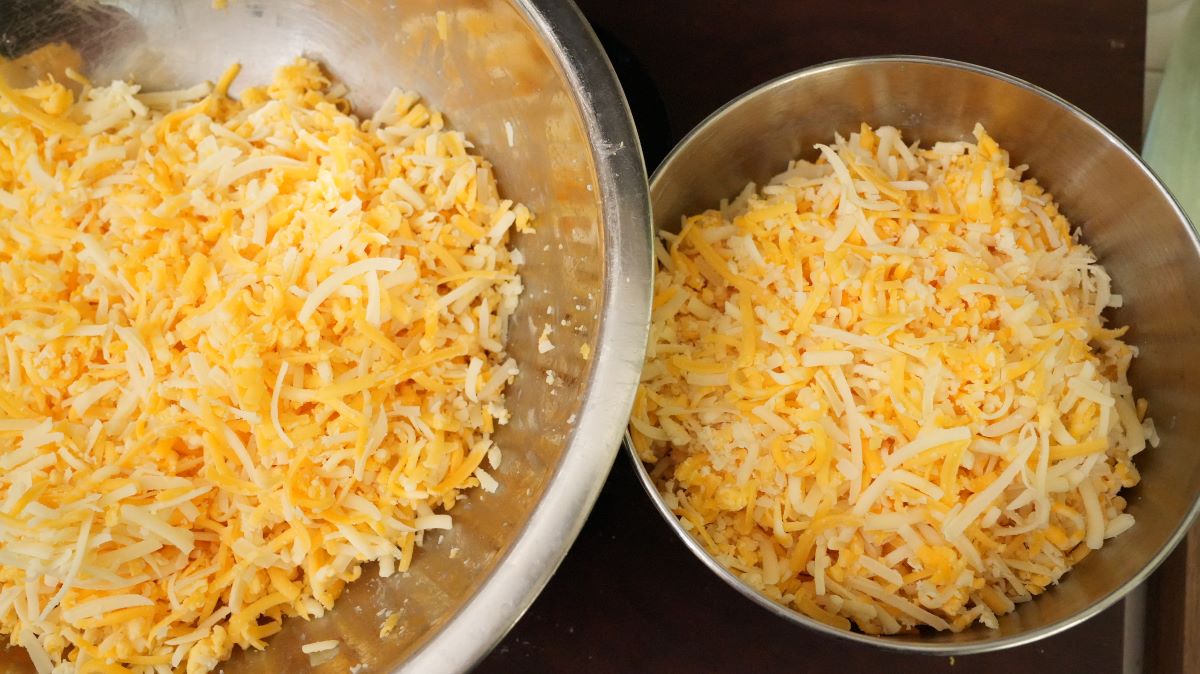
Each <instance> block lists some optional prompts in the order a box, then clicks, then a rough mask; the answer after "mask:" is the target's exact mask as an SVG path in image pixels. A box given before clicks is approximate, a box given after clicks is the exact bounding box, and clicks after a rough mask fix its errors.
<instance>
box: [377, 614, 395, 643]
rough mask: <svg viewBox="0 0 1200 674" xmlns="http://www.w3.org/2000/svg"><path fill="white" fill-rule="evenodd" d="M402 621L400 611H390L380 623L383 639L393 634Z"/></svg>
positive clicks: (380, 633)
mask: <svg viewBox="0 0 1200 674" xmlns="http://www.w3.org/2000/svg"><path fill="white" fill-rule="evenodd" d="M399 622H400V614H399V613H390V614H388V616H387V617H386V618H384V619H383V622H382V623H380V624H379V638H380V639H382V638H383V637H386V636H387V635H389V634H391V633H392V631H393V630H395V629H396V625H397V624H398V623H399Z"/></svg>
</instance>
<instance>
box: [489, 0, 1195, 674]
mask: <svg viewBox="0 0 1200 674" xmlns="http://www.w3.org/2000/svg"><path fill="white" fill-rule="evenodd" d="M577 1H578V2H579V4H580V6H581V8H582V9H583V11H584V13H585V14H586V15H587V17H588V19H589V20H590V21H592V23H593V26H594V27H595V28H596V30H597V33H598V34H599V35H600V36H601V38H602V40H603V41H604V43H605V47H606V48H607V49H608V50H609V54H610V56H611V58H612V60H613V62H614V65H615V67H616V69H617V71H618V74H619V75H620V77H621V80H622V83H623V85H624V86H625V88H626V91H627V94H628V96H629V99H630V105H631V108H632V109H633V111H634V117H635V119H636V121H637V123H638V129H639V133H640V135H641V140H642V144H643V148H644V150H645V153H646V161H647V165H648V167H649V168H650V169H651V170H653V169H654V167H655V166H656V165H657V164H658V162H659V161H660V160H661V159H662V157H663V156H664V155H665V154H666V152H667V151H669V150H670V148H671V147H672V146H673V145H674V144H675V142H677V141H678V140H679V139H680V138H681V137H682V136H683V134H685V133H686V132H687V131H688V130H689V129H691V127H692V126H694V125H695V124H696V123H697V122H699V121H700V120H701V119H703V118H704V117H705V116H706V115H708V114H709V113H710V112H712V111H713V110H715V109H716V108H717V107H719V106H720V105H721V104H722V103H724V102H725V101H727V100H729V99H730V98H732V97H734V96H736V95H737V94H740V93H741V92H743V91H745V90H747V89H749V88H751V87H753V86H754V85H757V84H759V83H761V82H764V81H766V80H767V79H770V78H772V77H775V76H776V75H781V74H784V73H786V72H790V71H792V70H795V69H798V68H803V67H805V66H810V65H814V64H817V63H821V62H823V61H828V60H832V59H837V58H843V57H849V56H864V55H877V54H895V53H906V54H923V55H933V56H943V57H949V58H956V59H960V60H965V61H970V62H974V63H978V64H980V65H985V66H989V67H992V68H996V69H999V70H1002V71H1005V72H1008V73H1010V74H1012V75H1016V76H1018V77H1021V78H1024V79H1027V80H1029V81H1031V82H1033V83H1035V84H1038V85H1041V86H1043V87H1045V88H1047V89H1049V90H1050V91H1052V92H1054V93H1057V94H1059V95H1060V96H1062V97H1064V98H1066V99H1067V100H1069V101H1071V102H1073V103H1075V104H1077V105H1079V106H1080V107H1082V108H1083V109H1084V110H1086V111H1088V112H1090V113H1091V114H1092V115H1094V116H1095V117H1097V118H1098V119H1099V120H1100V121H1101V122H1102V123H1104V124H1105V125H1107V126H1108V127H1109V128H1111V129H1113V130H1114V131H1115V132H1117V134H1119V135H1120V136H1121V137H1122V138H1124V139H1125V141H1126V142H1128V143H1129V144H1130V145H1132V146H1133V147H1135V148H1136V147H1139V146H1140V144H1141V129H1142V119H1141V118H1142V78H1143V59H1144V52H1145V31H1146V14H1145V12H1146V5H1145V3H1144V2H1131V1H1130V0H1010V1H1009V2H1006V3H964V2H961V1H960V0H922V1H921V2H915V1H913V2H865V1H860V2H829V1H828V0H825V1H810V0H774V1H772V0H636V1H629V0H577ZM1181 554H1182V553H1181ZM1180 559H1182V560H1183V561H1179V560H1180ZM1196 559H1197V558H1196V557H1193V558H1192V560H1193V561H1191V562H1190V563H1189V561H1188V560H1187V559H1186V558H1183V557H1181V556H1180V555H1177V556H1176V558H1175V559H1174V560H1173V562H1172V563H1174V564H1176V565H1182V568H1183V569H1184V570H1185V571H1186V570H1187V568H1188V566H1189V565H1190V566H1191V567H1193V570H1194V567H1195V565H1196V562H1195V560H1196ZM1171 585H1172V586H1173V585H1174V583H1172V584H1171ZM1169 592H1170V590H1169V589H1163V591H1162V593H1169ZM1177 594H1178V593H1177ZM1185 599H1186V598H1185ZM1151 601H1154V600H1153V599H1152V600H1151ZM1124 619H1125V611H1124V605H1123V604H1118V605H1117V606H1114V607H1113V608H1111V609H1109V610H1107V611H1105V612H1104V613H1102V614H1101V615H1099V616H1097V617H1095V618H1093V619H1092V620H1089V621H1088V622H1086V623H1084V624H1083V625H1081V626H1079V627H1076V628H1074V629H1071V630H1068V631H1067V632H1065V633H1063V634H1060V635H1058V636H1055V637H1052V638H1049V639H1045V640H1043V641H1040V642H1038V643H1036V644H1033V645H1030V646H1027V647H1023V648H1017V649H1013V650H1010V651H1005V652H1002V653H998V654H991V655H981V656H972V657H960V658H957V660H956V661H953V662H952V661H951V660H950V659H948V658H932V657H927V656H915V655H902V654H896V653H890V652H883V651H880V650H878V649H875V648H869V647H864V646H858V645H852V644H850V643H848V642H845V641H842V640H837V639H832V638H829V637H824V636H821V635H818V634H815V633H813V632H811V631H809V630H805V629H803V628H800V627H797V626H794V625H792V624H790V623H788V622H786V621H784V620H781V619H779V618H776V617H775V616H773V615H772V614H770V613H768V612H767V611H765V610H763V609H761V608H759V607H758V606H756V605H754V604H752V603H751V602H750V601H748V600H747V599H744V598H743V597H741V596H740V595H739V594H737V593H736V592H735V591H733V590H732V589H730V588H728V587H727V586H725V585H724V583H723V582H722V581H720V580H719V579H717V578H716V577H715V576H714V575H713V574H712V573H710V572H709V571H708V570H707V569H705V568H704V567H703V566H702V565H701V564H700V562H699V561H697V560H696V559H695V558H694V557H693V556H692V554H691V553H690V552H688V551H687V550H686V549H685V548H684V546H683V544H682V543H680V542H679V541H678V540H676V539H675V538H674V534H673V533H672V532H671V530H670V529H669V528H668V527H667V526H666V524H665V523H664V522H662V520H661V519H660V518H659V516H658V514H657V513H656V512H655V511H654V510H653V509H652V507H651V505H650V502H649V499H648V498H647V497H646V495H645V494H644V493H643V492H642V490H641V487H640V486H639V485H638V483H637V482H636V479H635V477H634V472H633V469H632V466H631V464H630V460H629V457H628V456H627V455H625V453H624V452H622V454H621V456H620V457H618V460H617V463H616V465H615V466H614V468H613V472H612V475H611V476H610V477H609V480H608V483H607V484H606V486H605V489H604V492H603V493H602V494H601V496H600V500H599V502H598V503H597V505H596V508H595V510H594V511H593V513H592V516H591V518H590V519H589V521H588V523H587V525H586V527H585V528H584V530H583V532H582V534H581V535H580V537H579V539H578V541H577V542H576V544H575V546H574V547H573V548H572V549H571V552H570V553H569V554H568V556H567V558H566V560H565V561H564V563H563V565H562V567H561V568H560V569H559V571H558V573H557V574H556V575H555V576H554V578H553V579H552V580H551V581H550V584H549V585H548V586H547V587H546V589H545V591H544V592H543V593H542V595H541V596H540V597H539V598H538V600H537V601H536V602H535V603H534V605H533V607H532V608H531V609H530V610H529V612H528V613H527V614H526V616H525V617H524V618H523V619H522V620H521V622H520V623H518V624H517V626H516V628H514V629H513V631H512V632H511V633H510V634H509V635H508V637H507V638H506V639H505V640H504V641H503V642H502V643H501V644H500V646H499V647H497V648H496V650H495V651H494V652H493V653H492V654H491V655H490V656H489V657H488V658H487V659H486V660H485V661H484V662H483V663H482V664H481V665H480V666H479V669H478V671H480V672H559V671H572V672H676V671H680V672H683V671H686V672H775V671H779V672H784V671H786V672H846V671H854V670H855V669H857V668H862V669H864V670H865V669H867V668H879V667H881V666H886V667H887V671H888V672H889V674H892V673H895V674H899V673H902V672H922V673H924V672H938V671H945V672H972V673H974V672H1006V673H1007V672H1012V671H1028V672H1055V673H1056V674H1068V673H1071V672H1086V673H1088V674H1103V673H1106V672H1120V671H1122V662H1123V658H1124V657H1125V655H1126V654H1125V652H1124V649H1123V637H1124V633H1125V630H1124ZM1160 664H1162V665H1163V666H1165V667H1169V669H1162V670H1159V671H1181V670H1180V669H1179V667H1182V666H1184V663H1182V662H1178V661H1177V660H1175V661H1170V662H1167V661H1163V662H1161V663H1160ZM1172 665H1175V667H1172ZM1147 671H1152V670H1150V669H1147Z"/></svg>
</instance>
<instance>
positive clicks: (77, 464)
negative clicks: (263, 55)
mask: <svg viewBox="0 0 1200 674" xmlns="http://www.w3.org/2000/svg"><path fill="white" fill-rule="evenodd" d="M236 72H237V69H236V67H235V68H233V69H231V70H230V71H229V72H227V73H226V75H225V76H224V77H223V78H222V79H221V80H220V81H219V82H218V84H217V85H216V86H215V88H214V87H213V86H211V85H208V84H203V85H199V86H197V87H193V88H191V89H187V90H184V91H176V92H160V93H143V92H140V91H139V89H138V87H137V86H135V85H131V84H128V83H125V82H114V83H112V84H111V85H109V86H106V87H102V88H92V87H90V86H88V85H87V82H86V80H84V79H83V78H82V77H78V76H76V75H74V74H72V76H73V77H76V78H77V79H78V81H79V83H80V84H81V85H82V93H81V94H79V95H78V98H76V96H75V94H73V93H72V90H71V89H69V88H67V87H65V86H63V85H62V84H60V83H56V82H53V81H46V82H43V83H41V84H39V85H37V86H35V87H33V88H29V89H24V90H13V89H12V88H10V87H8V86H7V85H4V84H3V83H0V632H4V633H7V634H8V635H10V639H11V642H12V643H14V644H19V645H21V646H24V647H25V648H26V649H28V651H29V654H30V656H31V657H32V659H33V662H34V664H35V665H36V666H37V669H38V671H39V672H42V673H43V674H44V673H46V672H51V671H53V672H60V673H61V672H164V673H165V672H178V671H187V672H193V673H194V672H203V671H207V670H209V669H211V668H212V667H214V666H215V665H216V664H217V663H218V662H219V661H220V660H221V659H223V658H226V657H228V656H229V655H230V654H231V651H232V649H233V648H234V647H235V646H240V647H242V648H246V647H253V648H263V647H264V639H266V637H268V636H269V635H271V634H273V633H275V632H277V631H279V629H280V626H281V623H282V621H283V619H284V617H285V616H302V617H306V618H307V617H312V616H319V615H321V614H322V613H323V612H324V611H325V610H327V609H329V608H330V607H331V606H332V605H333V603H334V600H335V598H336V597H337V596H338V595H339V593H340V592H341V590H342V588H343V586H344V584H345V583H347V582H349V581H352V580H354V579H355V578H357V577H358V576H359V574H360V572H361V566H362V564H363V563H364V562H368V561H377V562H378V563H379V569H380V573H381V574H382V575H385V576H386V575H389V574H392V573H394V572H396V571H404V570H406V569H407V568H408V566H409V563H410V561H411V560H412V557H413V549H414V546H415V545H419V544H420V543H421V540H422V536H423V532H425V531H428V530H431V529H447V528H449V527H450V526H451V518H450V515H448V514H446V513H445V511H447V510H449V509H451V508H452V507H453V506H454V504H455V502H456V501H457V500H460V499H462V498H464V494H463V490H465V489H469V488H472V487H476V486H478V487H482V488H483V489H484V490H494V489H495V488H496V486H497V485H496V481H495V480H494V479H493V478H492V477H491V476H490V475H489V474H488V473H487V471H486V470H485V468H483V467H482V464H483V462H484V461H485V459H486V460H487V461H488V462H489V465H490V466H492V467H495V466H497V465H498V462H499V460H500V454H499V450H498V449H497V448H496V447H495V446H494V445H493V443H492V441H491V434H492V430H493V428H494V425H495V424H497V423H504V422H505V421H506V419H507V416H508V415H507V412H506V411H505V408H504V405H503V395H502V394H503V390H504V387H505V384H506V382H508V381H509V380H510V379H511V378H512V377H513V376H514V375H515V373H516V368H515V364H514V363H513V361H512V360H511V359H509V358H508V357H507V356H506V355H505V352H504V343H505V330H506V327H505V326H506V321H507V318H508V316H509V315H510V314H511V312H512V311H513V309H514V308H515V306H516V303H517V297H518V294H519V293H520V291H521V282H520V279H519V277H518V275H517V264H518V263H519V261H520V257H519V254H518V253H516V252H515V251H512V250H510V248H509V247H508V245H507V240H508V234H509V232H510V230H511V229H513V228H516V229H525V228H527V227H528V226H529V225H530V214H529V211H528V210H527V209H526V208H525V207H523V206H520V205H515V204H513V203H512V202H510V201H506V200H502V199H500V198H499V195H498V193H497V189H496V183H495V180H494V178H493V174H492V170H491V166H490V165H489V164H488V163H487V162H486V161H485V160H483V159H481V158H480V157H478V156H476V155H474V154H472V153H471V145H470V144H469V143H468V142H467V141H466V140H465V139H464V137H463V135H462V134H461V133H458V132H454V131H450V130H448V129H447V128H446V126H445V122H444V120H443V118H442V116H441V115H440V114H439V113H437V112H434V111H432V110H430V109H429V108H427V107H426V106H425V105H423V104H421V103H420V102H419V100H418V97H417V96H416V95H414V94H410V93H403V92H399V91H396V92H393V93H392V95H391V96H390V97H389V98H387V100H386V102H385V103H384V104H383V105H382V107H381V108H380V110H379V112H378V113H376V114H375V115H374V117H372V118H370V119H367V120H363V121H360V120H358V119H356V118H355V117H353V116H352V115H351V114H349V112H348V111H349V105H348V103H347V102H346V101H345V100H344V99H343V98H342V97H341V96H342V94H343V91H344V90H343V89H342V88H341V87H340V86H338V85H331V83H330V81H329V80H328V79H327V78H326V77H325V76H324V75H323V74H322V72H321V70H320V68H319V67H318V66H317V65H316V64H314V63H312V62H309V61H305V60H298V61H296V62H294V63H292V64H291V65H288V66H286V67H283V68H281V69H280V70H279V71H278V72H277V74H276V77H275V80H274V82H273V83H272V84H270V86H267V87H253V88H248V89H246V90H245V92H244V93H242V94H241V96H240V99H238V100H235V99H232V98H230V97H228V96H227V94H226V91H227V88H228V86H229V84H230V81H231V80H232V79H233V77H234V76H235V75H236Z"/></svg>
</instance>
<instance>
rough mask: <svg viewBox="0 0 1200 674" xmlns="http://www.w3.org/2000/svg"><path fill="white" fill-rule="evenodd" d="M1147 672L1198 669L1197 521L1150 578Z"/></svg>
mask: <svg viewBox="0 0 1200 674" xmlns="http://www.w3.org/2000/svg"><path fill="white" fill-rule="evenodd" d="M1146 600H1147V602H1148V605H1149V606H1150V608H1151V610H1150V611H1148V614H1147V616H1146V671H1147V672H1189V673H1195V672H1200V524H1197V525H1196V526H1194V527H1192V531H1191V533H1190V534H1188V537H1187V539H1186V540H1185V541H1184V542H1183V543H1181V544H1180V545H1179V547H1178V548H1176V549H1175V552H1174V553H1172V554H1171V556H1170V557H1168V558H1167V561H1166V562H1164V563H1163V565H1162V568H1161V569H1159V571H1158V573H1156V574H1154V577H1153V578H1151V579H1150V583H1149V587H1148V593H1147V597H1146Z"/></svg>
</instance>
